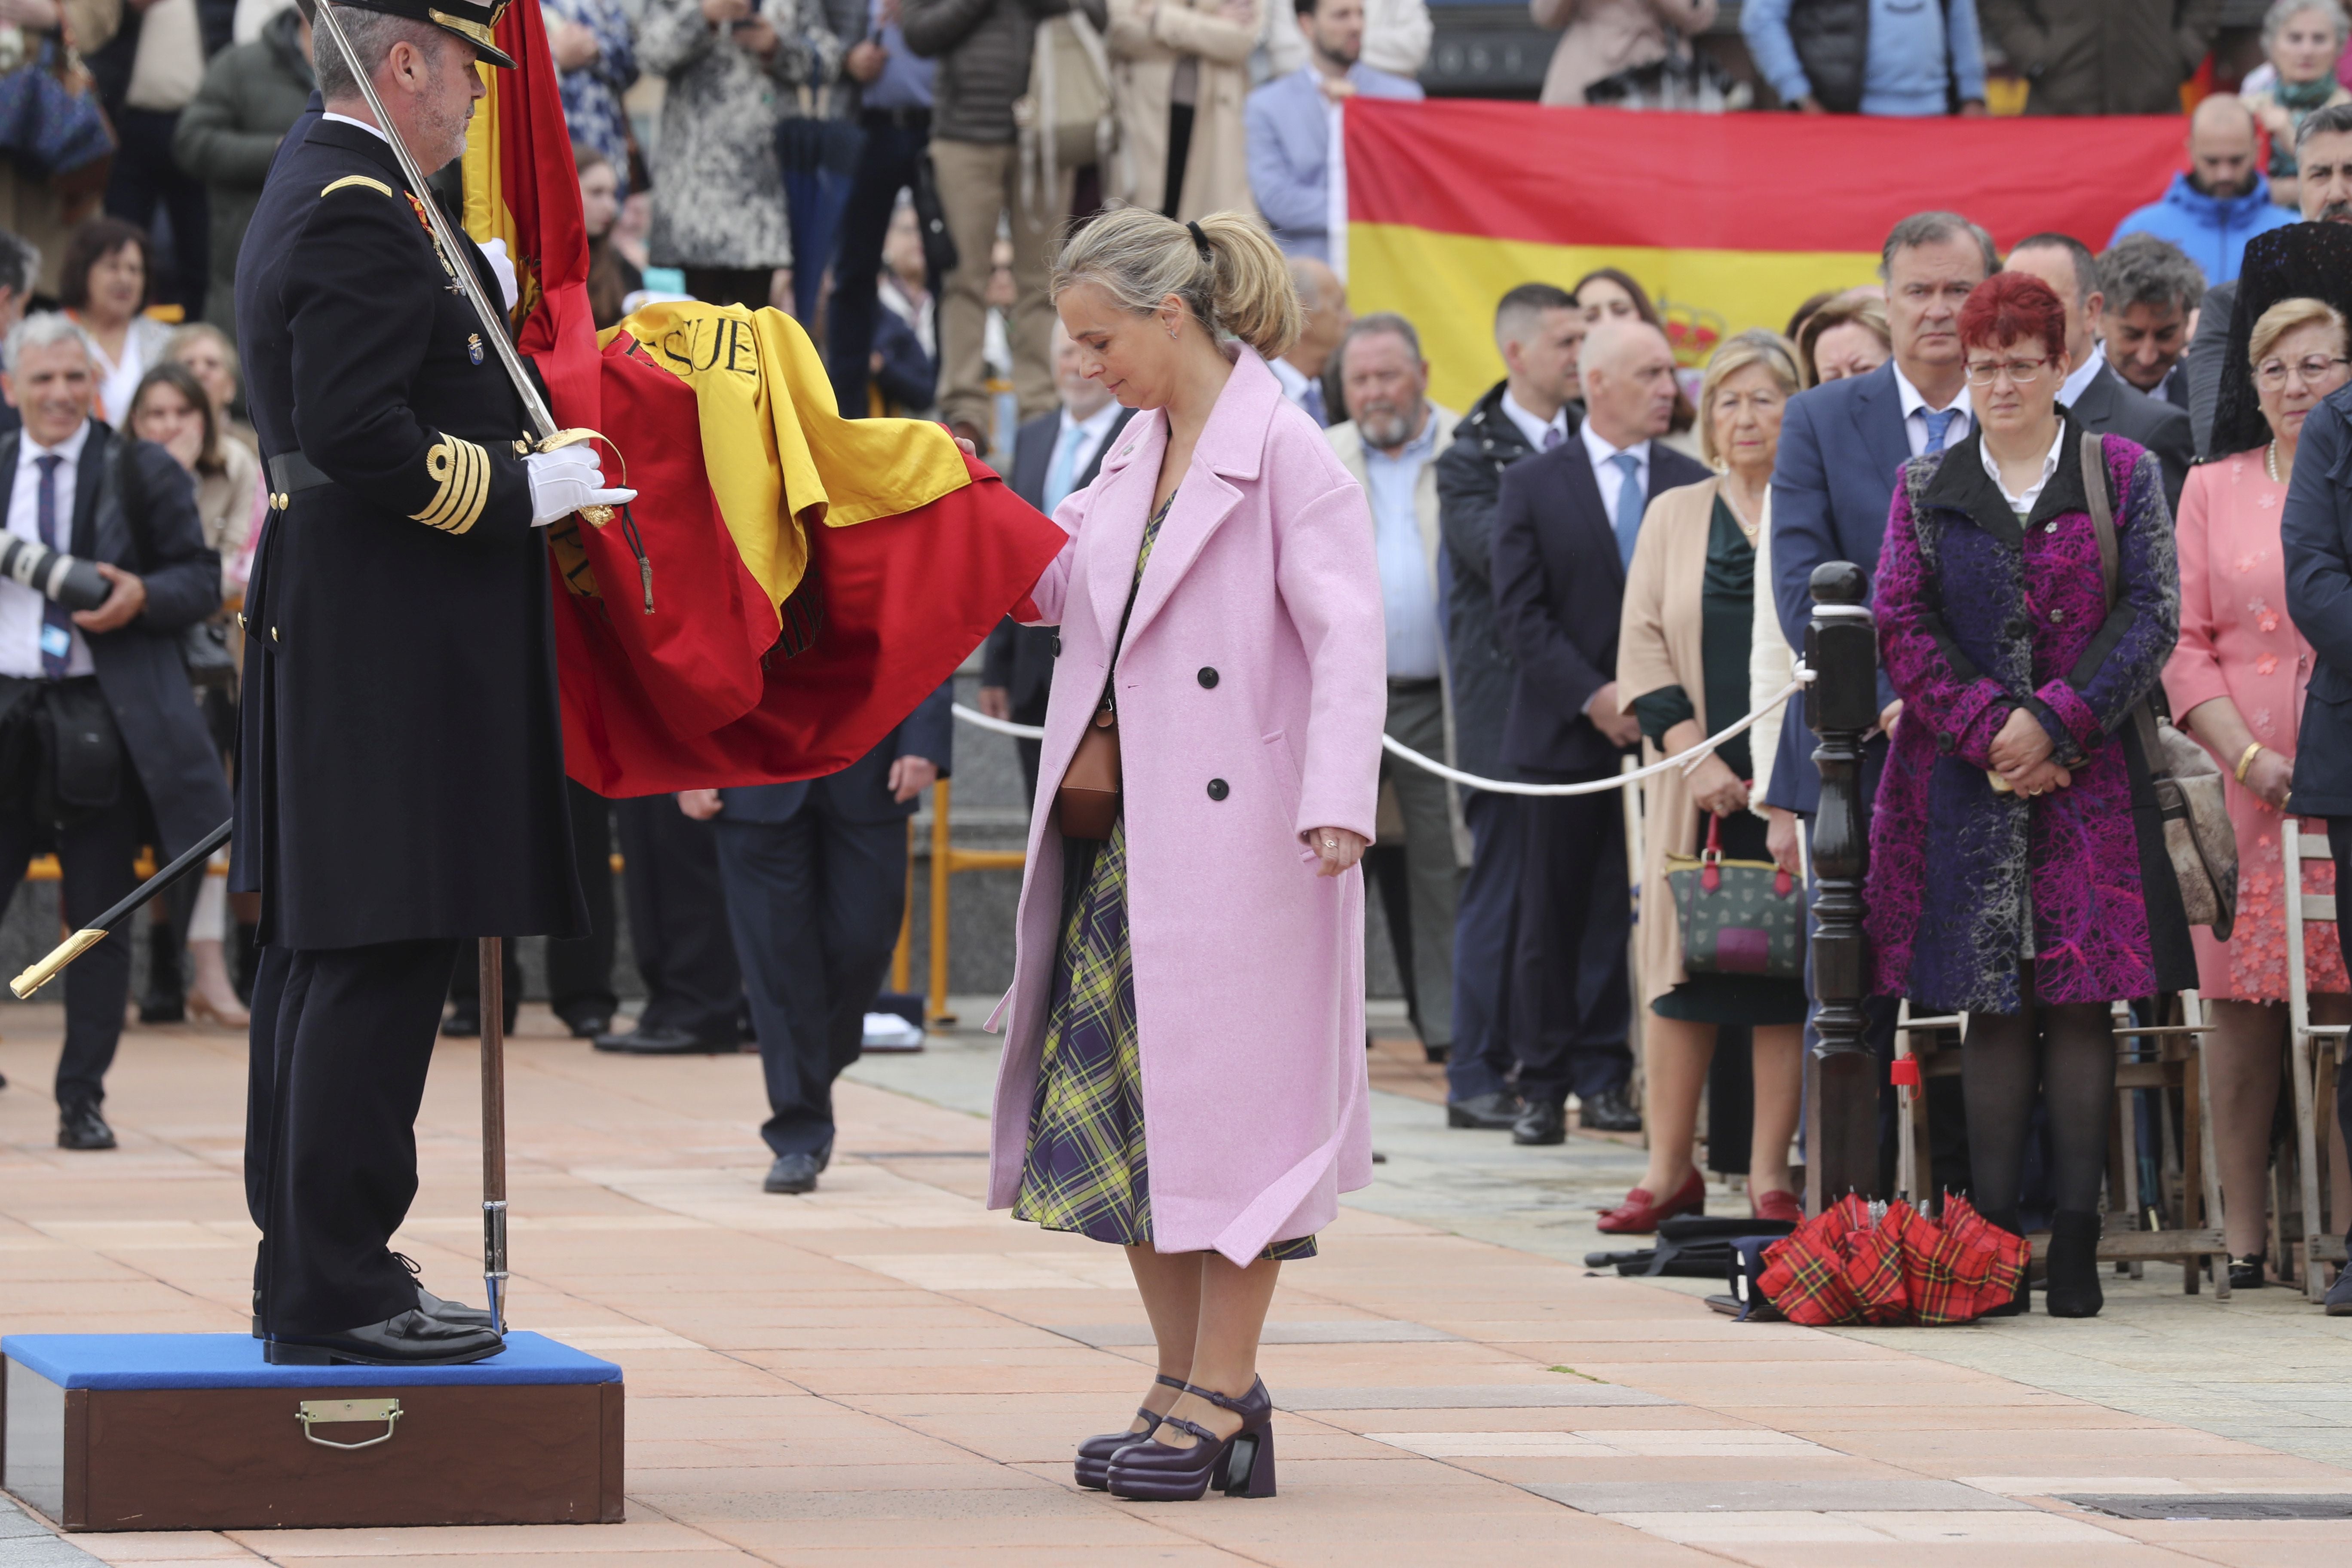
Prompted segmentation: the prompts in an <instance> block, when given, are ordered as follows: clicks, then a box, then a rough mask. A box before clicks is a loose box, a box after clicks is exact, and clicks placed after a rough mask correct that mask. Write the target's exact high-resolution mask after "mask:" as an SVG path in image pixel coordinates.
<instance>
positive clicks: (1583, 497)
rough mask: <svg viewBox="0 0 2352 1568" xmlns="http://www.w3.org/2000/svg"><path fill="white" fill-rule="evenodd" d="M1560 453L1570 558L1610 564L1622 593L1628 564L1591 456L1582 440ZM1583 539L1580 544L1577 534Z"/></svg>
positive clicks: (1654, 460)
mask: <svg viewBox="0 0 2352 1568" xmlns="http://www.w3.org/2000/svg"><path fill="white" fill-rule="evenodd" d="M1557 450H1558V451H1559V454H1560V458H1559V464H1560V467H1561V468H1563V469H1565V470H1566V476H1565V477H1566V481H1567V490H1566V493H1565V494H1564V495H1563V496H1562V498H1561V499H1562V500H1566V501H1567V502H1568V528H1569V532H1570V539H1569V545H1570V556H1571V558H1576V557H1581V556H1584V555H1588V554H1590V555H1597V556H1599V557H1600V558H1601V559H1602V560H1604V561H1606V562H1608V563H1609V570H1610V572H1611V573H1612V581H1614V582H1615V584H1617V587H1618V589H1619V590H1620V591H1621V592H1622V590H1623V588H1624V586H1625V563H1624V562H1622V561H1621V560H1619V559H1618V556H1617V535H1616V534H1615V533H1614V532H1613V531H1611V529H1610V527H1609V508H1608V505H1607V503H1605V502H1603V501H1602V500H1601V476H1600V475H1598V474H1596V473H1594V472H1593V471H1592V454H1591V453H1590V452H1587V451H1586V450H1585V449H1584V443H1583V442H1581V441H1570V442H1567V443H1566V444H1564V445H1562V446H1561V447H1558V448H1557ZM1657 452H1658V448H1657V446H1656V444H1655V443H1652V445H1651V447H1650V472H1651V473H1652V474H1655V473H1656V472H1657V471H1658V457H1657ZM1578 533H1581V534H1583V535H1584V540H1583V542H1582V543H1581V544H1579V543H1578V542H1577V541H1576V539H1575V537H1574V536H1575V535H1576V534H1578Z"/></svg>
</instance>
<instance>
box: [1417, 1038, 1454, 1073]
mask: <svg viewBox="0 0 2352 1568" xmlns="http://www.w3.org/2000/svg"><path fill="white" fill-rule="evenodd" d="M1421 1054H1422V1056H1423V1058H1426V1059H1427V1060H1428V1061H1429V1062H1430V1063H1432V1064H1433V1065H1434V1066H1437V1067H1444V1065H1445V1064H1446V1063H1447V1062H1450V1061H1452V1060H1453V1059H1454V1047H1452V1046H1433V1045H1431V1044H1430V1043H1429V1042H1428V1041H1427V1040H1423V1041H1422V1042H1421Z"/></svg>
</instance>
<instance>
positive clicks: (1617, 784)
mask: <svg viewBox="0 0 2352 1568" xmlns="http://www.w3.org/2000/svg"><path fill="white" fill-rule="evenodd" d="M1794 668H1795V677H1794V679H1791V680H1790V682H1789V684H1788V685H1786V686H1784V687H1782V688H1780V690H1779V691H1778V692H1776V693H1775V694H1774V695H1773V697H1772V700H1770V701H1769V702H1767V703H1766V704H1765V705H1764V706H1763V707H1761V708H1758V709H1755V710H1751V711H1750V712H1749V713H1748V716H1747V717H1746V718H1744V719H1741V720H1740V721H1738V723H1736V724H1734V725H1732V726H1731V727H1730V728H1728V729H1727V730H1724V731H1721V732H1719V733H1717V734H1713V735H1709V736H1708V737H1707V738H1706V740H1704V741H1701V742H1699V743H1698V744H1697V745H1696V746H1693V747H1691V748H1690V750H1688V751H1686V752H1676V753H1675V754H1674V755H1673V756H1671V757H1667V758H1664V760H1662V761H1659V762H1654V763H1651V764H1650V765H1649V766H1647V767H1644V768H1635V769H1634V770H1633V771H1632V772H1631V773H1618V774H1616V775H1615V776H1613V777H1611V778H1605V779H1591V780H1589V781H1587V782H1585V783H1583V784H1519V783H1517V782H1515V781H1513V780H1509V779H1482V778H1480V777H1478V775H1477V774H1475V773H1464V772H1463V771H1462V770H1461V769H1459V768H1450V767H1447V766H1446V765H1445V764H1444V763H1441V762H1438V761H1435V760H1434V759H1433V758H1430V757H1424V756H1423V755H1422V754H1421V753H1420V752H1416V751H1414V750H1413V749H1412V747H1411V746H1408V745H1406V744H1405V743H1404V742H1402V741H1400V740H1398V739H1397V738H1396V737H1395V736H1393V735H1382V736H1381V747H1382V748H1383V749H1385V750H1386V751H1387V752H1389V753H1390V754H1391V755H1392V756H1396V757H1401V758H1402V759H1403V760H1404V761H1406V762H1408V763H1412V765H1413V766H1415V767H1417V768H1422V769H1424V770H1426V771H1427V772H1430V773H1435V774H1436V775H1437V776H1438V777H1440V778H1442V779H1450V780H1451V781H1453V782H1454V783H1455V784H1460V785H1462V786H1463V787H1464V788H1465V789H1483V790H1489V791H1492V792H1493V793H1495V794H1496V795H1600V794H1601V793H1602V792H1604V791H1607V790H1612V789H1622V788H1624V787H1625V785H1627V784H1639V783H1641V782H1642V781H1643V779H1646V778H1655V777H1656V776H1657V775H1658V774H1660V773H1664V772H1665V771H1666V770H1667V769H1669V768H1680V769H1681V770H1682V771H1683V773H1684V774H1685V776H1687V775H1688V774H1689V773H1691V772H1692V771H1693V770H1695V769H1696V767H1697V766H1698V765H1699V763H1703V762H1705V761H1706V759H1707V758H1708V757H1710V756H1713V755H1714V754H1715V750H1716V748H1717V747H1718V746H1720V745H1722V744H1724V743H1725V742H1727V741H1730V740H1731V739H1733V738H1734V737H1736V736H1738V735H1742V734H1745V733H1746V732H1747V731H1748V726H1750V725H1751V724H1754V723H1755V722H1756V721H1757V720H1759V719H1761V718H1762V717H1763V716H1764V715H1765V714H1766V713H1768V712H1769V711H1771V710H1773V709H1775V708H1778V707H1780V705H1781V704H1782V703H1784V702H1786V701H1788V700H1789V699H1790V698H1791V697H1793V696H1795V695H1796V694H1797V693H1798V692H1800V691H1802V690H1803V689H1805V688H1806V687H1808V686H1811V684H1812V683H1813V672H1812V671H1811V670H1810V669H1808V668H1805V661H1804V660H1803V659H1798V660H1797V661H1796V662H1795V667H1794ZM954 706H955V716H956V717H957V718H958V719H961V720H962V721H964V722H965V723H967V724H970V725H971V726H972V727H973V728H974V729H976V730H987V731H992V733H995V734H999V735H1011V736H1013V738H1014V739H1015V740H1022V741H1037V740H1043V739H1044V738H1045V731H1044V730H1043V729H1041V728H1039V727H1038V726H1037V725H1034V724H1015V723H1013V721H1010V720H1008V719H992V718H990V717H989V716H988V715H987V714H985V713H982V712H980V711H979V710H976V709H971V708H967V707H965V706H964V705H963V704H962V703H961V702H959V703H956V704H955V705H954Z"/></svg>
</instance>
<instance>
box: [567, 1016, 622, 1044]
mask: <svg viewBox="0 0 2352 1568" xmlns="http://www.w3.org/2000/svg"><path fill="white" fill-rule="evenodd" d="M563 1022H564V1025H565V1026H567V1027H568V1028H570V1029H571V1031H572V1038H573V1039H575V1040H593V1039H595V1038H597V1037H600V1036H604V1035H609V1034H611V1033H612V1032H613V1015H611V1014H610V1013H583V1014H581V1015H580V1016H578V1017H576V1018H566V1019H564V1020H563Z"/></svg>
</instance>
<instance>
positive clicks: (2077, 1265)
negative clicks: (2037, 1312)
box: [2042, 1209, 2106, 1318]
mask: <svg viewBox="0 0 2352 1568" xmlns="http://www.w3.org/2000/svg"><path fill="white" fill-rule="evenodd" d="M2105 1304H2106V1297H2105V1295H2104V1294H2102V1293H2101V1291H2100V1289H2099V1216H2098V1215H2096V1214H2095V1213H2093V1212H2092V1211H2090V1210H2089V1209H2060V1210H2059V1211H2058V1212H2057V1213H2056V1214H2055V1215H2052V1216H2051V1220H2050V1276H2049V1283H2048V1284H2047V1285H2045V1286H2044V1287H2043V1288H2042V1310H2044V1311H2046V1312H2048V1313H2049V1314H2050V1315H2051V1316H2052V1317H2053V1318H2095V1317H2097V1316H2098V1315H2099V1309H2100V1308H2101V1307H2102V1306H2105Z"/></svg>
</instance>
